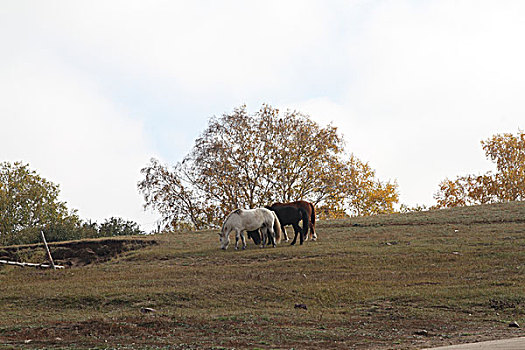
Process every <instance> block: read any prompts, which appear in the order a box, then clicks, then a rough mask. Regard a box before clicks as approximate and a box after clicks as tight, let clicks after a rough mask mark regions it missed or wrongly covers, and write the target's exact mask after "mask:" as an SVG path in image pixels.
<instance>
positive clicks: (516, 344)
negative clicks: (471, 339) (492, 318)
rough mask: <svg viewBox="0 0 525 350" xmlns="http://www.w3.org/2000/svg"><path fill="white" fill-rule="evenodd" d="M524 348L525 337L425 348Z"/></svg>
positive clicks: (454, 349) (445, 349) (443, 349)
mask: <svg viewBox="0 0 525 350" xmlns="http://www.w3.org/2000/svg"><path fill="white" fill-rule="evenodd" d="M456 349H457V350H524V349H525V337H521V338H513V339H504V340H493V341H485V342H481V343H471V344H461V345H451V346H440V347H439V348H431V349H430V348H429V349H426V350H456Z"/></svg>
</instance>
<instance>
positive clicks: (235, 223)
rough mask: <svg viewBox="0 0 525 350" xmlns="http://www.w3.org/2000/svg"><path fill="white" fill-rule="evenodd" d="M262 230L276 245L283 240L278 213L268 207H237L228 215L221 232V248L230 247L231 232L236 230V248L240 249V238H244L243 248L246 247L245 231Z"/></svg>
mask: <svg viewBox="0 0 525 350" xmlns="http://www.w3.org/2000/svg"><path fill="white" fill-rule="evenodd" d="M258 229H260V230H261V233H262V234H263V235H264V234H266V235H267V237H268V239H269V241H270V243H271V244H272V245H273V246H274V247H275V244H276V243H280V242H281V236H282V230H281V224H280V223H279V219H277V215H275V213H274V212H273V211H271V210H268V209H266V208H257V209H235V210H234V211H232V212H231V213H230V214H228V216H227V217H226V220H224V223H223V224H222V229H221V232H219V236H220V241H221V249H226V248H228V245H229V244H230V232H231V231H235V249H238V245H239V238H241V239H242V249H246V238H245V237H244V234H243V231H254V230H258Z"/></svg>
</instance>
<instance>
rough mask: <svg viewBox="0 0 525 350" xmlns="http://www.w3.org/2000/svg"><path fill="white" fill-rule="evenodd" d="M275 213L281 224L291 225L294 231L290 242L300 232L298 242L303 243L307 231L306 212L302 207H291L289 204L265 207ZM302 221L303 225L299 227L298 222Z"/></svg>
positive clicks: (293, 242)
mask: <svg viewBox="0 0 525 350" xmlns="http://www.w3.org/2000/svg"><path fill="white" fill-rule="evenodd" d="M266 208H268V209H270V210H271V211H273V212H275V214H277V217H278V218H279V222H280V223H281V226H282V227H284V226H286V225H292V226H293V229H294V231H295V236H294V238H293V241H292V244H291V245H294V244H295V242H296V241H297V235H298V234H300V239H299V240H300V242H301V244H303V242H304V238H305V236H306V234H307V233H308V221H309V220H308V213H307V212H306V210H304V209H303V208H297V207H293V206H291V205H285V206H282V205H278V206H269V207H266ZM301 221H302V222H303V227H302V228H301V227H299V222H301Z"/></svg>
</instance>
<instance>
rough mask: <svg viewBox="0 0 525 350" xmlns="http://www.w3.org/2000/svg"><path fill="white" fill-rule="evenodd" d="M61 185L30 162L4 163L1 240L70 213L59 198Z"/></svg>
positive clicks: (0, 179)
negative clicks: (34, 168)
mask: <svg viewBox="0 0 525 350" xmlns="http://www.w3.org/2000/svg"><path fill="white" fill-rule="evenodd" d="M59 192H60V191H59V187H58V185H55V184H54V183H52V182H50V181H48V180H46V179H44V178H42V177H41V176H39V175H38V174H37V173H36V172H35V171H34V170H31V169H29V165H27V164H22V163H20V162H15V163H9V162H3V163H0V242H3V243H4V244H5V243H7V242H10V241H13V239H15V238H16V236H17V235H18V234H20V233H21V232H23V231H24V230H26V229H28V228H33V227H37V226H38V227H44V226H46V225H53V224H56V223H57V222H58V221H61V220H64V219H65V218H66V217H69V216H70V215H69V213H68V210H67V207H66V204H65V203H64V202H61V201H59V200H58V195H59Z"/></svg>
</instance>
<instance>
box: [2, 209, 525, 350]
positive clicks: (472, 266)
mask: <svg viewBox="0 0 525 350" xmlns="http://www.w3.org/2000/svg"><path fill="white" fill-rule="evenodd" d="M317 231H318V235H319V240H318V241H317V242H311V241H307V242H305V244H304V245H303V246H294V247H291V246H289V245H288V244H286V243H282V244H280V245H279V246H278V247H277V248H265V249H260V248H258V247H256V246H255V245H253V243H252V242H250V243H249V245H248V249H247V250H245V251H235V250H233V249H231V248H230V249H228V250H227V251H221V250H220V249H219V243H218V236H217V233H216V232H214V231H203V232H197V233H183V234H177V235H157V236H154V237H142V238H123V239H122V240H124V241H125V242H126V243H125V244H124V243H122V244H119V243H112V244H113V245H116V246H118V245H120V246H123V247H124V246H125V247H127V248H125V249H124V248H123V249H119V250H107V249H102V248H100V247H104V246H107V245H109V243H108V241H107V240H96V241H90V242H89V247H87V248H86V244H87V243H85V242H69V243H61V244H53V245H52V247H51V249H52V252H57V253H58V252H59V251H60V250H62V251H65V250H67V251H68V252H69V254H70V255H69V258H68V256H66V255H64V256H62V259H59V260H61V263H63V264H65V265H70V266H71V267H70V268H67V269H65V270H60V271H58V270H57V271H50V270H36V269H29V268H20V267H13V266H1V265H0V285H1V286H2V287H1V293H0V314H1V315H2V317H1V318H0V344H2V346H3V348H8V349H9V348H12V349H19V348H46V349H49V348H60V349H68V348H71V349H73V348H74V349H78V348H98V349H106V348H109V349H111V348H127V349H202V348H204V349H233V348H236V349H245V348H250V349H254V348H262V349H270V348H272V349H273V348H283V349H290V348H299V349H320V348H326V349H348V348H357V349H419V348H423V347H430V346H437V345H447V344H456V343H463V342H471V341H478V340H490V339H499V338H505V337H513V336H524V335H525V331H524V330H523V328H513V327H509V323H510V322H512V321H516V322H518V323H519V324H520V325H522V327H523V324H525V292H524V291H525V278H524V277H525V275H524V271H525V253H524V251H525V203H509V204H498V205H487V206H477V207H469V208H457V209H449V210H439V211H431V212H421V213H411V214H398V215H389V216H375V217H366V218H353V219H348V220H334V221H324V222H319V223H318V226H317ZM232 238H233V237H232ZM113 240H117V241H118V240H119V239H113ZM136 240H139V241H141V242H143V243H140V244H137V243H136V242H135V243H133V242H134V241H136ZM145 242H149V243H151V244H147V243H145ZM93 244H94V245H93ZM75 247H83V248H82V249H89V250H90V251H91V252H92V253H89V254H91V255H92V254H95V255H96V256H97V258H96V259H91V260H88V261H84V262H82V263H78V259H77V262H75V254H71V251H73V252H74V251H75ZM97 247H98V248H97ZM13 249H15V252H13V251H12V250H13ZM77 251H80V248H79V249H78V250H77ZM109 251H110V252H111V254H109V253H107V252H109ZM2 252H3V253H2ZM103 252H106V253H107V254H104V253H103ZM15 253H16V254H18V257H19V258H25V259H35V258H37V257H38V258H43V256H44V255H43V251H41V248H36V247H35V246H32V247H27V246H26V247H17V248H5V247H4V248H2V247H0V254H4V255H7V254H10V255H9V256H11V257H12V256H14V254H15ZM58 254H60V253H58ZM35 262H40V261H35ZM296 306H298V307H296Z"/></svg>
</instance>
